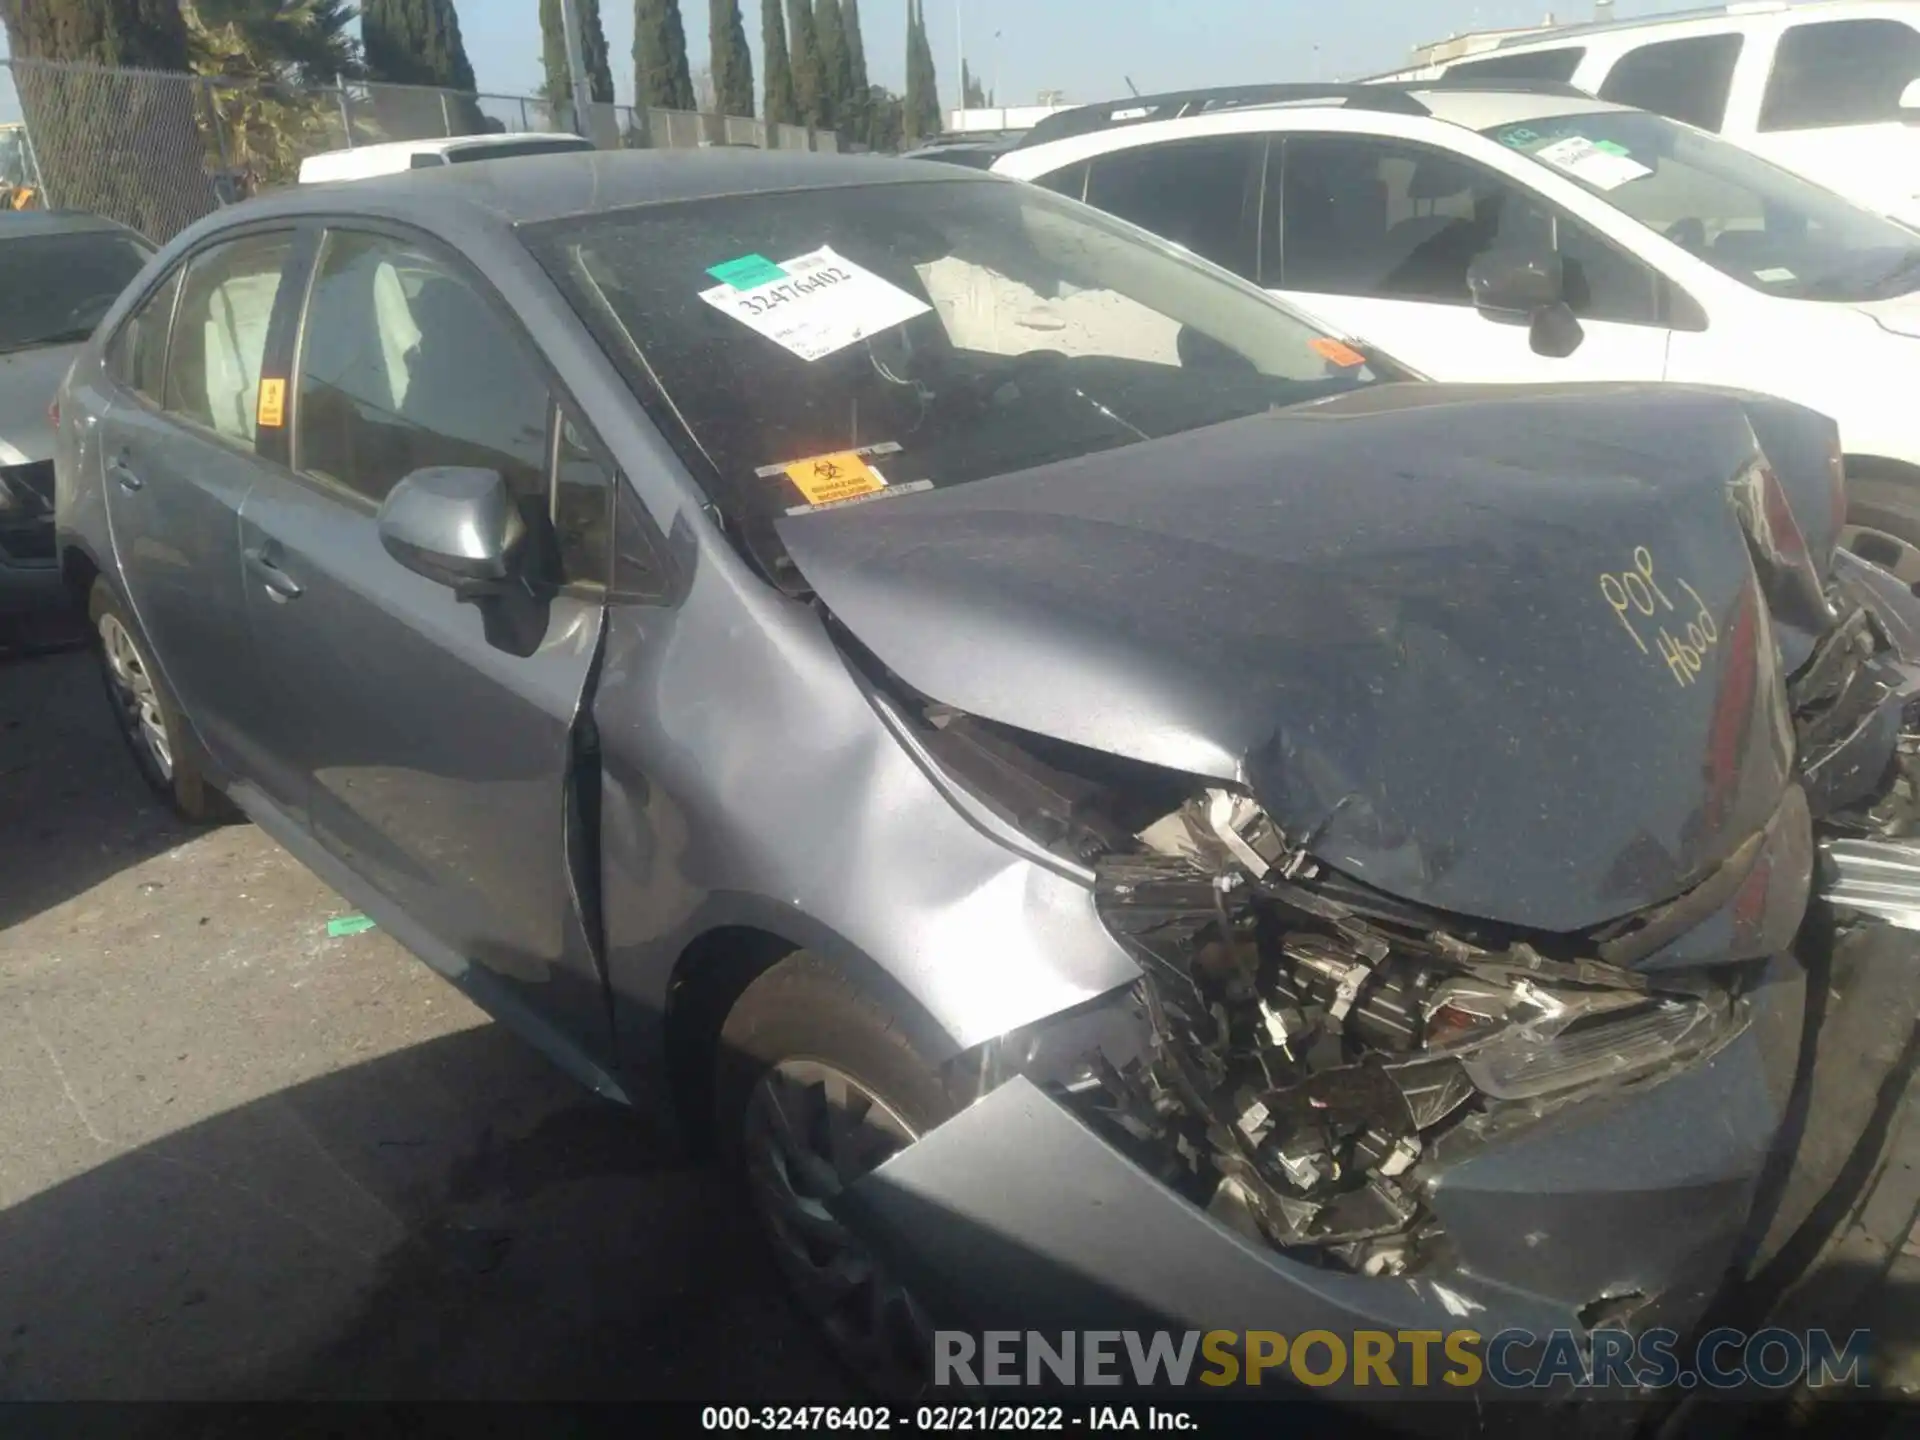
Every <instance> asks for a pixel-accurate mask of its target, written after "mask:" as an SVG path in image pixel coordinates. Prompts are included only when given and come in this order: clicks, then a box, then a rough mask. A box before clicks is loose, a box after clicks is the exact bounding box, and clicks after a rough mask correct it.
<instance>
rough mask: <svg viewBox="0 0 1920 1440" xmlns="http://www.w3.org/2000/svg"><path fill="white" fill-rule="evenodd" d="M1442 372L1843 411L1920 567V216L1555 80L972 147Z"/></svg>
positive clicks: (1895, 553) (1893, 560) (1091, 115)
mask: <svg viewBox="0 0 1920 1440" xmlns="http://www.w3.org/2000/svg"><path fill="white" fill-rule="evenodd" d="M993 168H994V170H995V172H996V173H999V174H1003V175H1009V176H1013V177H1015V178H1018V179H1024V180H1030V181H1034V182H1036V183H1038V184H1041V185H1045V186H1047V187H1048V188H1049V189H1053V190H1056V191H1059V192H1062V193H1064V194H1067V195H1070V196H1074V197H1076V198H1079V199H1082V200H1085V201H1086V202H1087V203H1089V204H1092V205H1095V206H1098V207H1099V208H1101V209H1103V210H1107V211H1109V212H1111V213H1113V214H1116V215H1118V216H1120V217H1122V218H1123V219H1127V220H1130V221H1133V222H1134V223H1136V224H1138V225H1140V226H1142V227H1144V228H1145V229H1148V230H1151V231H1154V232H1155V233H1157V234H1159V235H1161V236H1163V237H1165V238H1167V239H1170V240H1173V241H1175V242H1177V243H1179V244H1181V245H1184V246H1185V247H1187V248H1188V249H1189V250H1192V251H1194V252H1196V253H1197V254H1199V255H1201V256H1203V257H1205V258H1206V259H1209V260H1212V261H1214V262H1215V263H1217V264H1219V265H1222V266H1225V267H1226V268H1227V269H1229V270H1233V271H1235V272H1237V273H1238V274H1240V275H1242V276H1244V277H1245V278H1247V279H1250V280H1252V281H1254V282H1255V283H1256V284H1259V285H1262V286H1265V287H1266V288H1267V289H1269V290H1271V291H1273V292H1274V293H1276V294H1278V295H1281V296H1283V297H1285V298H1286V299H1287V300H1289V301H1291V302H1293V303H1294V304H1296V305H1297V306H1299V307H1300V308H1301V309H1303V310H1306V311H1308V312H1310V313H1312V314H1314V315H1316V316H1319V317H1320V318H1321V319H1322V320H1323V322H1328V323H1329V324H1330V328H1334V329H1338V330H1341V331H1344V332H1345V333H1346V334H1348V335H1349V336H1353V337H1360V338H1362V339H1363V341H1370V342H1373V343H1375V344H1377V345H1378V346H1379V347H1380V348H1381V349H1383V350H1385V351H1386V352H1387V353H1389V354H1390V355H1392V356H1394V357H1395V358H1397V359H1399V360H1401V361H1404V362H1405V363H1406V364H1409V365H1411V366H1413V367H1415V368H1416V369H1418V370H1421V371H1424V372H1425V373H1426V374H1428V375H1431V376H1432V377H1434V378H1435V379H1438V380H1459V381H1556V380H1661V379H1665V380H1678V381H1688V382H1693V383H1698V384H1710V385H1726V386H1732V387H1736V388H1739V389H1745V390H1755V391H1760V392H1763V393H1769V394H1775V395H1780V396H1784V397H1785V398H1787V399H1790V400H1795V401H1798V402H1800V403H1802V404H1805V405H1809V406H1812V407H1813V408H1814V409H1817V410H1821V411H1824V412H1825V413H1827V414H1828V415H1831V416H1832V417H1833V418H1834V419H1835V420H1837V421H1838V422H1839V424H1840V429H1841V436H1842V440H1843V442H1844V444H1845V446H1846V449H1847V452H1848V474H1849V476H1850V480H1851V493H1852V495H1853V501H1854V517H1853V518H1854V522H1855V524H1856V525H1860V526H1864V527H1867V528H1869V529H1871V530H1875V531H1880V532H1884V535H1885V536H1891V537H1894V538H1896V539H1897V540H1899V541H1901V542H1903V544H1902V545H1901V546H1899V547H1895V546H1891V545H1888V544H1885V543H1883V540H1882V537H1881V536H1868V537H1865V538H1863V539H1857V540H1856V543H1855V548H1856V549H1858V550H1859V551H1860V553H1862V554H1864V555H1867V556H1868V558H1871V559H1875V560H1878V561H1879V562H1880V563H1882V564H1886V565H1888V566H1889V568H1894V569H1896V570H1898V571H1899V573H1901V575H1902V578H1904V579H1907V580H1909V581H1910V582H1913V581H1920V554H1916V553H1915V552H1914V551H1913V549H1912V548H1911V547H1914V546H1920V414H1916V411H1915V409H1913V408H1911V407H1913V406H1914V403H1915V402H1914V396H1915V395H1916V394H1920V233H1916V232H1915V231H1913V230H1909V229H1907V228H1906V227H1905V226H1902V225H1898V224H1895V223H1894V222H1892V221H1890V220H1885V219H1882V218H1880V217H1878V216H1876V215H1873V214H1870V213H1868V212H1867V211H1865V210H1862V209H1860V208H1859V207H1857V206H1855V205H1853V204H1851V203H1850V202H1848V201H1846V200H1843V199H1841V198H1840V197H1839V196H1837V195H1834V194H1832V193H1831V192H1829V191H1826V190H1823V189H1821V188H1819V187H1818V186H1815V185H1813V184H1811V183H1810V182H1808V181H1806V180H1803V179H1801V178H1800V177H1798V176H1796V175H1793V174H1791V173H1789V172H1787V171H1785V170H1782V169H1780V168H1778V167H1777V166H1774V165H1771V164H1769V163H1768V162H1766V161H1764V160H1761V159H1759V158H1758V157H1757V156H1754V155H1751V154H1749V153H1747V152H1746V151H1744V150H1741V149H1739V148H1737V147H1735V146H1732V145H1729V144H1727V143H1726V142H1724V141H1722V140H1718V139H1716V138H1714V137H1713V136H1711V135H1708V134H1705V133H1703V132H1701V131H1699V130H1696V129H1694V128H1692V127H1690V126H1686V125H1679V124H1676V123H1674V122H1673V121H1671V120H1668V119H1665V118H1663V117H1661V116H1658V115H1653V114H1649V113H1647V112H1646V111H1642V110H1630V109H1627V108H1625V107H1623V106H1619V105H1612V104H1608V103H1606V102H1603V101H1598V100H1595V99H1593V98H1591V97H1589V96H1586V95H1584V94H1581V93H1580V92H1578V91H1576V90H1574V89H1572V87H1570V86H1564V85H1552V84H1544V83H1543V84H1521V83H1516V84H1514V85H1510V86H1496V85H1494V84H1491V83H1488V84H1483V85H1478V86H1475V87H1473V88H1467V87H1466V86H1463V85H1458V84H1454V83H1450V82H1434V83H1432V84H1430V85H1425V86H1391V85H1348V86H1263V87H1251V88H1245V89H1241V90H1236V91H1210V92H1201V93H1198V94H1189V95H1179V96H1150V97H1144V98H1140V97H1136V98H1133V99H1130V100H1125V101H1119V102H1115V103H1114V104H1110V105H1091V106H1086V107H1083V108H1081V109H1078V110H1072V111H1068V112H1065V113H1063V114H1061V115H1057V116H1054V117H1052V118H1050V119H1048V120H1046V121H1044V122H1042V123H1041V124H1040V125H1038V126H1036V127H1035V128H1034V130H1033V132H1032V133H1031V134H1030V135H1029V137H1028V138H1027V140H1026V141H1025V142H1024V143H1023V144H1022V145H1021V146H1020V147H1019V148H1017V149H1015V150H1013V151H1012V152H1010V153H1009V154H1007V155H1006V156H1004V157H1002V158H1001V160H1000V161H999V162H998V163H996V164H995V165H994V167H993Z"/></svg>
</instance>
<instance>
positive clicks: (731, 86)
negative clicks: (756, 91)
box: [707, 0, 753, 117]
mask: <svg viewBox="0 0 1920 1440" xmlns="http://www.w3.org/2000/svg"><path fill="white" fill-rule="evenodd" d="M707 34H708V37H709V43H710V45H711V48H712V52H713V98H714V103H715V104H716V105H718V106H719V109H720V113H721V114H722V115H745V116H748V117H751V116H752V115H753V55H752V53H751V52H750V51H749V50H748V49H747V27H746V25H745V23H744V22H743V21H742V20H741V19H740V0H708V3H707Z"/></svg>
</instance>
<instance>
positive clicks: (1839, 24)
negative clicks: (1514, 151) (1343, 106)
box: [1385, 0, 1920, 224]
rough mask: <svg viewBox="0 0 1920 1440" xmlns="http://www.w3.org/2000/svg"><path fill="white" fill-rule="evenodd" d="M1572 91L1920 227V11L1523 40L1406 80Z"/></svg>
mask: <svg viewBox="0 0 1920 1440" xmlns="http://www.w3.org/2000/svg"><path fill="white" fill-rule="evenodd" d="M1441 74H1444V75H1446V76H1447V77H1448V78H1450V79H1459V80H1472V81H1486V80H1495V81H1498V80H1564V81H1570V82H1571V83H1573V84H1575V85H1577V86H1579V87H1580V88H1581V89H1582V90H1586V91H1589V92H1591V93H1593V94H1596V95H1598V96H1599V97H1600V98H1601V99H1603V100H1613V101H1617V102H1618V103H1620V104H1622V105H1632V106H1636V107H1638V108H1639V109H1642V110H1652V111H1654V112H1656V113H1657V114H1661V115H1666V116H1670V117H1671V118H1673V119H1675V120H1684V121H1685V122H1686V123H1688V124H1689V125H1697V126H1699V127H1700V128H1701V129H1703V130H1713V131H1717V132H1719V133H1720V134H1721V135H1724V136H1725V137H1726V138H1727V139H1728V140H1730V141H1732V142H1733V143H1734V144H1736V145H1740V146H1742V147H1744V148H1745V149H1748V150H1751V151H1753V152H1754V153H1756V154H1758V155H1763V156H1765V157H1766V158H1767V159H1769V160H1772V161H1774V162H1776V163H1777V164H1780V165H1784V166H1786V167H1787V168H1788V169H1789V170H1795V171H1798V172H1799V173H1800V174H1802V175H1805V176H1806V177H1807V178H1808V179H1810V180H1815V181H1818V182H1819V183H1820V184H1822V185H1825V186H1828V187H1829V188H1831V189H1834V190H1837V191H1839V192H1840V193H1841V194H1843V195H1846V196H1848V197H1850V198H1851V199H1853V200H1854V201H1856V202H1857V203H1858V204H1860V205H1863V206H1865V207H1866V208H1867V209H1870V210H1873V211H1875V212H1876V213H1879V214H1883V215H1893V216H1895V217H1897V218H1899V219H1901V220H1904V221H1906V222H1907V223H1909V224H1916V223H1920V179H1917V178H1916V176H1920V129H1916V128H1915V124H1916V122H1920V3H1916V0H1799V3H1794V4H1787V3H1786V0H1757V3H1756V0H1740V3H1736V4H1731V5H1716V6H1710V7H1708V8H1706V9H1702V10H1688V11H1686V12H1684V13H1682V14H1678V15H1655V16H1647V17H1644V18H1640V19H1635V20H1620V21H1614V22H1610V23H1603V24H1596V25H1570V26H1563V27H1560V28H1558V29H1553V30H1549V31H1547V32H1545V33H1544V34H1529V35H1516V36H1514V37H1512V38H1511V39H1508V40H1505V41H1503V42H1501V43H1500V44H1499V45H1498V46H1497V47H1496V48H1495V49H1494V50H1493V51H1492V52H1490V53H1486V54H1479V55H1474V56H1471V57H1469V58H1465V59H1461V60H1456V61H1453V62H1451V63H1448V64H1445V65H1437V66H1431V67H1428V68H1426V69H1422V70H1414V71H1401V72H1398V73H1397V74H1395V75H1393V76H1391V77H1385V78H1391V79H1397V80H1430V79H1433V78H1434V77H1435V76H1436V75H1441Z"/></svg>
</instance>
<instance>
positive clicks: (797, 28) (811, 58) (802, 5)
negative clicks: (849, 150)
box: [787, 0, 833, 130]
mask: <svg viewBox="0 0 1920 1440" xmlns="http://www.w3.org/2000/svg"><path fill="white" fill-rule="evenodd" d="M787 24H788V26H789V27H790V30H791V32H792V33H791V39H792V42H793V43H792V64H793V97H794V99H796V100H798V101H799V102H800V119H801V121H802V122H803V123H805V124H808V125H812V126H815V127H816V128H818V129H822V130H825V129H829V128H831V127H832V125H833V107H832V103H831V102H830V101H829V99H828V97H827V81H826V73H825V71H824V70H822V68H821V65H820V45H819V40H818V37H817V36H815V34H814V31H813V4H812V0H787Z"/></svg>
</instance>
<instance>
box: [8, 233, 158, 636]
mask: <svg viewBox="0 0 1920 1440" xmlns="http://www.w3.org/2000/svg"><path fill="white" fill-rule="evenodd" d="M152 254H153V247H152V246H151V245H149V244H148V243H147V242H146V241H145V240H143V239H142V238H141V237H140V236H139V235H137V234H135V233H134V232H133V231H131V230H129V229H127V228H126V227H125V226H123V225H116V224H114V223H113V222H112V221H111V220H103V219H101V218H100V217H99V216H97V215H85V214H77V213H74V212H72V211H58V210H55V211H46V210H23V211H7V212H0V624H13V623H18V622H20V621H21V619H22V617H24V616H27V615H29V614H37V613H38V612H42V611H45V610H48V609H50V608H54V607H58V606H60V605H61V604H63V603H64V601H65V599H66V592H65V591H64V590H63V589H62V587H61V584H60V569H59V566H58V565H57V564H56V563H55V560H54V547H53V422H52V419H51V417H50V416H49V415H48V410H49V407H51V406H52V404H53V400H54V395H55V393H56V392H57V391H58V389H59V387H60V378H61V377H62V376H63V375H65V374H66V371H67V367H68V366H69V365H71V364H72V363H73V357H74V356H75V355H77V354H78V353H79V351H80V346H81V343H82V342H83V341H85V340H86V338H87V336H88V335H90V334H92V333H93V327H94V326H95V325H96V324H98V323H99V320H100V317H101V316H102V315H104V314H106V313H107V307H108V306H109V305H111V304H112V303H113V302H114V301H115V300H116V299H118V298H119V295H120V292H121V290H122V289H124V288H125V286H126V284H127V282H128V281H129V280H131V279H133V277H134V276H135V275H137V274H139V273H140V267H141V266H143V265H144V264H146V262H147V257H148V256H150V255H152Z"/></svg>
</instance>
